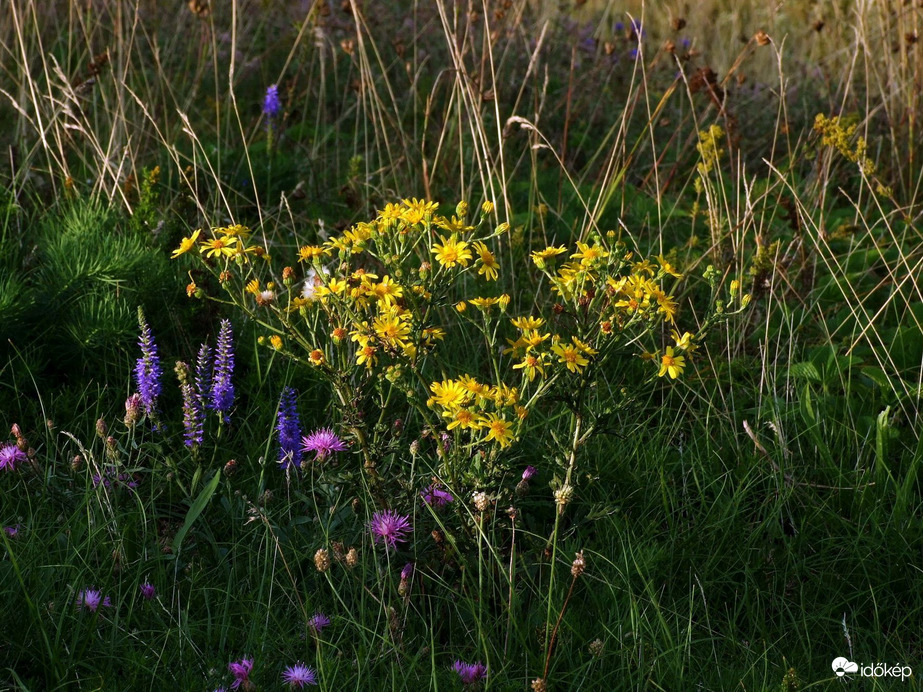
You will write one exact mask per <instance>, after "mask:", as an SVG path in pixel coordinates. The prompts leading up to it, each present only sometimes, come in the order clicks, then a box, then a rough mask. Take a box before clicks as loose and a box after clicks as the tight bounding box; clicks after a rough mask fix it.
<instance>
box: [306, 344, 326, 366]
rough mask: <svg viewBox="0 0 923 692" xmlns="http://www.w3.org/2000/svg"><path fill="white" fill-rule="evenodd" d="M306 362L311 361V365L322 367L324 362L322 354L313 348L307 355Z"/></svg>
mask: <svg viewBox="0 0 923 692" xmlns="http://www.w3.org/2000/svg"><path fill="white" fill-rule="evenodd" d="M308 360H309V361H311V365H323V364H324V361H325V360H326V359H325V358H324V352H323V351H321V350H320V349H319V348H315V349H314V350H313V351H311V352H310V353H309V354H308Z"/></svg>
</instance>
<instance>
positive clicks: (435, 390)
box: [426, 375, 527, 447]
mask: <svg viewBox="0 0 923 692" xmlns="http://www.w3.org/2000/svg"><path fill="white" fill-rule="evenodd" d="M430 391H431V392H432V396H431V397H430V398H429V399H428V400H427V402H426V405H427V406H429V407H430V408H431V409H435V410H437V411H438V412H439V415H440V417H441V418H444V419H445V420H446V421H447V423H446V428H448V429H449V430H455V429H456V428H457V429H458V430H459V431H464V430H468V431H470V434H471V436H472V439H473V440H474V441H481V442H496V443H497V444H499V445H500V447H508V446H509V445H510V444H511V443H512V441H513V440H514V439H515V438H516V429H517V425H518V422H519V421H520V420H522V419H524V418H525V417H526V415H527V410H526V408H525V407H524V406H521V405H520V403H519V390H518V389H516V388H515V387H509V386H507V385H505V384H503V383H501V384H499V385H489V384H484V383H481V382H478V381H477V380H476V379H475V378H474V377H472V376H471V375H463V376H462V377H460V378H459V379H457V380H456V379H448V380H442V381H437V382H433V383H432V384H431V385H430Z"/></svg>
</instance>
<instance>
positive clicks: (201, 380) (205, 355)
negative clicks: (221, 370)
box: [195, 344, 212, 401]
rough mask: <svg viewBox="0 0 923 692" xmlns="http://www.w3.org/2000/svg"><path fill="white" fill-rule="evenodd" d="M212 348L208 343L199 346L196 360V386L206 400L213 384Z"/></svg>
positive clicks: (198, 392) (199, 393)
mask: <svg viewBox="0 0 923 692" xmlns="http://www.w3.org/2000/svg"><path fill="white" fill-rule="evenodd" d="M211 359H212V349H211V346H209V345H208V344H202V345H201V346H200V347H199V355H198V356H196V361H195V387H196V393H197V394H198V395H199V396H200V397H202V400H203V401H204V400H205V399H206V397H208V394H209V392H210V391H211V386H212V371H211V370H212V369H211V367H210V366H211Z"/></svg>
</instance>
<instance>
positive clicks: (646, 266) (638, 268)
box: [631, 259, 654, 276]
mask: <svg viewBox="0 0 923 692" xmlns="http://www.w3.org/2000/svg"><path fill="white" fill-rule="evenodd" d="M631 268H632V269H633V270H634V272H635V274H647V275H648V276H653V275H654V265H653V264H652V263H651V261H650V260H649V259H643V260H641V261H640V262H635V263H634V264H633V265H631Z"/></svg>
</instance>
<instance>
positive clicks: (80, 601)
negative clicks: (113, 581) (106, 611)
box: [77, 589, 112, 613]
mask: <svg viewBox="0 0 923 692" xmlns="http://www.w3.org/2000/svg"><path fill="white" fill-rule="evenodd" d="M100 606H103V607H104V608H111V607H112V601H110V600H109V597H108V596H106V597H103V594H102V592H100V591H97V590H96V589H84V590H83V591H81V592H80V593H79V594H77V607H78V608H81V607H82V608H83V609H84V610H89V611H90V612H93V613H95V612H96V611H97V610H99V607H100Z"/></svg>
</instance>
